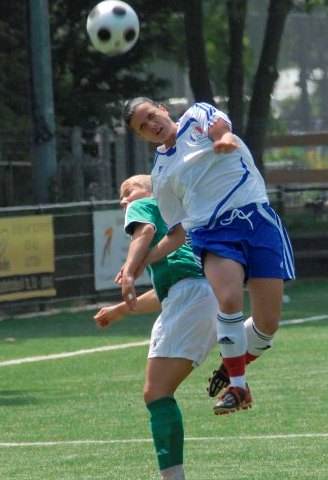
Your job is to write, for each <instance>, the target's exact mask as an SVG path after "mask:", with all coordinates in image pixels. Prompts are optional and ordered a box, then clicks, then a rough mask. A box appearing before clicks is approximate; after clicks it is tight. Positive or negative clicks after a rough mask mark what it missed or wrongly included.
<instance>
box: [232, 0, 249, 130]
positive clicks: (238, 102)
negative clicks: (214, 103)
mask: <svg viewBox="0 0 328 480" xmlns="http://www.w3.org/2000/svg"><path fill="white" fill-rule="evenodd" d="M247 1H248V0H227V12H228V22H229V50H230V55H229V56H230V63H229V67H228V73H227V80H228V97H229V100H228V110H229V117H230V119H231V121H232V126H233V130H234V132H235V133H236V134H237V135H242V131H243V120H244V98H243V97H244V96H243V87H244V62H243V51H244V48H243V37H244V30H245V18H246V11H247Z"/></svg>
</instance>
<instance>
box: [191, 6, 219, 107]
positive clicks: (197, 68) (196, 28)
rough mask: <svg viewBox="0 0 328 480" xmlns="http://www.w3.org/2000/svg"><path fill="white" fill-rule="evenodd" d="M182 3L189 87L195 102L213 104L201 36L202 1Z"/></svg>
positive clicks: (202, 37)
mask: <svg viewBox="0 0 328 480" xmlns="http://www.w3.org/2000/svg"><path fill="white" fill-rule="evenodd" d="M183 4H184V7H183V8H184V21H185V32H186V41H187V56H188V62H189V79H190V85H191V89H192V92H193V95H194V99H195V101H196V102H208V103H211V104H213V103H214V99H213V92H212V89H211V84H210V79H209V75H208V68H207V61H206V52H205V44H204V36H203V23H202V22H203V13H202V1H201V0H187V1H185V2H183Z"/></svg>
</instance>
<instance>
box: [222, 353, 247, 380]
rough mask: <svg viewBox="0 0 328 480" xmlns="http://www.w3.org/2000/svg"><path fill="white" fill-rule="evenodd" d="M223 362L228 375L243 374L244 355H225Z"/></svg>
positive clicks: (238, 375)
mask: <svg viewBox="0 0 328 480" xmlns="http://www.w3.org/2000/svg"><path fill="white" fill-rule="evenodd" d="M223 363H224V366H225V367H226V369H227V370H228V374H229V377H240V376H242V375H245V355H241V356H240V357H231V358H230V357H225V358H223Z"/></svg>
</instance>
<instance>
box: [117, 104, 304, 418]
mask: <svg viewBox="0 0 328 480" xmlns="http://www.w3.org/2000/svg"><path fill="white" fill-rule="evenodd" d="M123 115H124V120H125V122H126V123H127V125H129V126H130V127H131V128H132V129H133V130H134V131H135V132H136V133H137V134H138V135H139V136H140V137H141V138H143V139H144V140H145V141H147V142H152V143H155V144H160V146H159V147H157V150H156V153H155V162H154V166H153V170H152V173H151V174H152V182H153V194H154V196H155V198H156V200H157V202H158V205H159V208H160V211H161V214H162V216H163V218H164V220H165V222H166V223H167V225H168V227H169V232H168V234H167V235H166V236H165V237H164V238H163V239H162V240H161V241H160V242H159V243H158V244H157V245H156V246H155V247H154V248H152V249H151V250H150V251H149V253H148V254H147V255H146V257H145V259H144V260H143V262H142V263H141V265H140V269H139V271H138V272H137V274H139V273H140V272H141V271H142V270H143V268H144V267H145V265H148V264H151V263H153V262H154V261H157V260H158V259H159V258H161V257H163V256H165V255H167V254H168V253H169V252H171V251H174V250H176V248H178V247H179V246H180V245H181V244H182V243H183V241H184V239H185V233H186V232H188V234H189V235H190V237H191V244H192V248H193V251H194V255H195V257H196V259H197V260H198V262H199V263H200V264H202V266H203V269H204V273H205V275H206V277H207V279H208V280H209V282H210V284H211V286H212V289H213V291H214V293H215V295H216V297H217V299H218V303H219V311H218V317H217V318H218V323H217V340H218V343H219V346H220V350H221V355H222V359H223V362H222V364H221V366H220V368H219V370H218V371H215V374H214V377H213V378H212V379H211V381H210V388H209V393H210V395H211V396H212V395H216V394H217V393H219V391H220V389H221V386H222V382H221V379H222V376H223V377H224V376H226V377H227V376H228V378H229V379H230V380H229V382H230V384H229V387H228V388H227V389H226V390H225V391H224V392H223V394H222V395H221V396H220V397H219V399H218V402H217V403H216V405H215V406H214V412H215V413H216V414H225V413H230V412H234V411H236V410H240V409H243V408H248V407H249V406H250V405H251V402H252V397H251V393H250V389H249V387H248V384H247V383H246V376H245V365H246V364H248V363H250V362H251V361H252V360H255V359H256V358H258V357H259V356H260V355H261V353H263V351H265V350H266V349H268V348H270V346H271V344H272V340H273V336H274V334H275V332H276V330H277V329H278V325H279V319H280V314H281V306H282V297H283V285H284V281H285V280H290V279H293V278H295V272H294V258H293V252H292V248H291V245H290V241H289V238H288V235H287V232H286V230H285V229H284V227H283V225H282V223H281V220H280V219H279V217H278V215H277V214H276V212H275V211H274V210H273V209H272V208H271V206H270V205H269V201H268V197H267V194H266V190H265V184H264V180H263V178H262V176H261V174H260V172H259V171H258V169H257V168H256V166H255V163H254V160H253V158H252V155H251V153H250V151H249V149H248V148H247V146H246V145H245V144H244V142H243V141H242V140H241V139H240V138H238V137H237V136H236V135H234V134H233V133H232V127H231V122H230V120H229V118H228V117H227V115H226V114H224V113H223V112H221V111H219V110H217V108H216V107H214V106H213V105H209V104H207V103H196V104H195V105H193V106H191V107H190V108H189V109H188V110H187V111H186V112H185V113H184V114H183V115H182V116H181V118H180V119H179V121H178V122H175V121H173V120H172V119H171V117H170V115H169V113H168V110H167V109H166V108H165V107H164V106H163V105H160V104H158V103H156V102H154V101H153V100H151V99H148V98H146V97H137V98H134V99H132V100H129V101H128V102H127V103H126V105H125V108H124V112H123ZM245 283H247V287H248V291H249V295H250V300H251V312H252V317H251V318H250V319H248V320H247V321H246V322H244V315H243V287H244V284H245Z"/></svg>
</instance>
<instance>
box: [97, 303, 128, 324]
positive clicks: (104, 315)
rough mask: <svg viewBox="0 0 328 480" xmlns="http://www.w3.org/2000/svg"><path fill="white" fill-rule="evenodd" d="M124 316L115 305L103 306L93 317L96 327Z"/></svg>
mask: <svg viewBox="0 0 328 480" xmlns="http://www.w3.org/2000/svg"><path fill="white" fill-rule="evenodd" d="M123 317H124V313H123V312H122V311H121V310H120V309H119V307H118V306H117V305H113V306H110V307H103V308H101V309H100V310H99V312H97V313H96V315H95V316H94V317H93V318H94V320H95V322H96V325H97V327H98V328H104V327H107V326H108V325H111V324H112V323H114V322H117V321H118V320H121V319H122V318H123Z"/></svg>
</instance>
